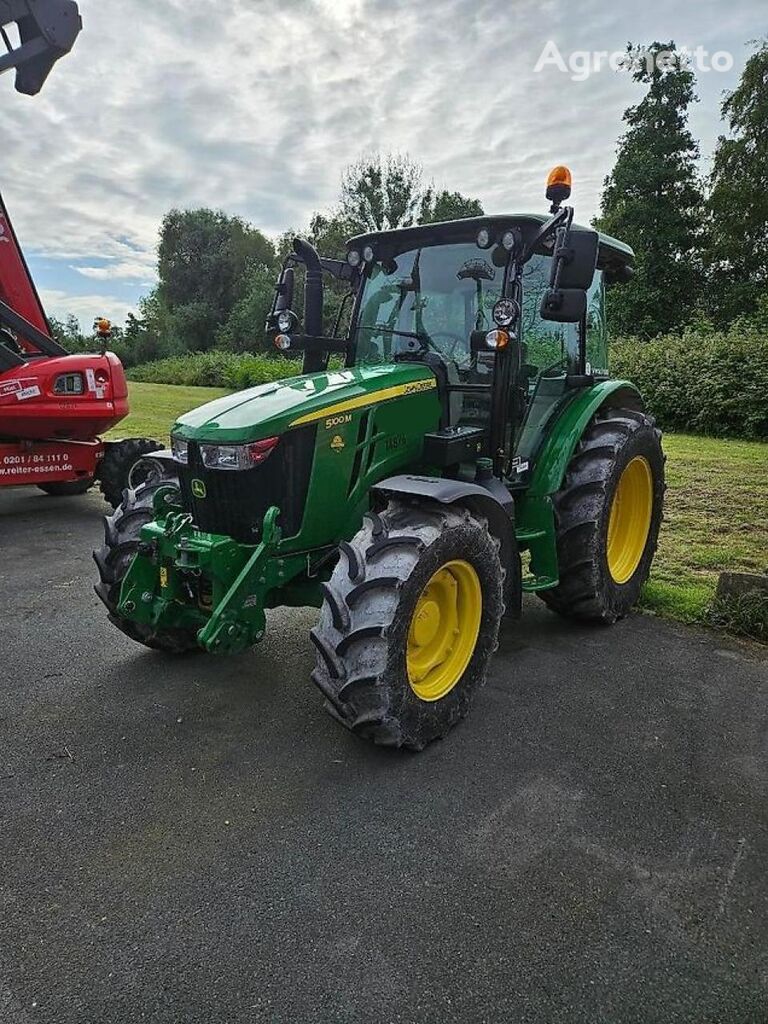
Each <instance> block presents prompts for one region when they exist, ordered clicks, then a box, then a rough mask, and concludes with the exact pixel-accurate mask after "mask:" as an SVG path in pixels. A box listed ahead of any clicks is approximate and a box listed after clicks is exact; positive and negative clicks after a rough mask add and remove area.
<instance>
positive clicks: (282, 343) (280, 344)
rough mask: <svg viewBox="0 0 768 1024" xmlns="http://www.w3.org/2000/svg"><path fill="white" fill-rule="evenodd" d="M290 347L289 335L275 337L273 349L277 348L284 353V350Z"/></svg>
mask: <svg viewBox="0 0 768 1024" xmlns="http://www.w3.org/2000/svg"><path fill="white" fill-rule="evenodd" d="M290 347H291V336H290V334H278V335H276V336H275V348H279V349H280V351H281V352H285V350H286V349H289V348H290Z"/></svg>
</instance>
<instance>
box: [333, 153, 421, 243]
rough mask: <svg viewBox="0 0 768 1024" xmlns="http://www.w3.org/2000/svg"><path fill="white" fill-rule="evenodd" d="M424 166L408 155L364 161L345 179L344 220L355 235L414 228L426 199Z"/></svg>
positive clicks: (352, 166)
mask: <svg viewBox="0 0 768 1024" xmlns="http://www.w3.org/2000/svg"><path fill="white" fill-rule="evenodd" d="M424 192H425V190H424V188H423V186H422V168H421V164H418V163H416V162H415V161H414V160H412V159H411V158H410V157H409V156H407V155H400V154H393V153H388V154H387V155H386V156H384V157H382V156H381V154H380V153H374V154H371V155H369V156H363V157H361V158H360V159H359V160H358V161H357V162H356V163H353V164H350V165H349V167H347V168H346V170H345V171H344V172H343V174H342V177H341V202H340V214H341V217H342V218H343V219H345V220H347V221H348V222H349V224H350V225H351V226H352V228H353V229H354V231H355V232H363V231H387V230H389V229H391V228H405V227H410V226H411V225H412V224H414V223H416V221H417V220H418V218H419V214H420V213H421V204H422V201H423V198H424Z"/></svg>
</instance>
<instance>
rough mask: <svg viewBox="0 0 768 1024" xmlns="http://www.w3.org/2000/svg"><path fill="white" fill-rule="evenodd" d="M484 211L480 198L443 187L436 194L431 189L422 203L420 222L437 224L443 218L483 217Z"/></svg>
mask: <svg viewBox="0 0 768 1024" xmlns="http://www.w3.org/2000/svg"><path fill="white" fill-rule="evenodd" d="M483 213H484V211H483V207H482V204H481V202H480V200H479V199H468V198H467V196H463V195H462V194H461V192H448V191H447V190H446V189H443V190H442V191H440V192H437V193H436V194H435V195H434V196H433V195H432V194H431V191H430V192H429V193H428V195H427V196H426V197H425V201H424V203H423V204H422V209H421V216H420V218H419V223H421V224H436V223H437V222H438V221H443V220H460V219H461V218H462V217H482V215H483Z"/></svg>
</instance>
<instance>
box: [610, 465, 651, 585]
mask: <svg viewBox="0 0 768 1024" xmlns="http://www.w3.org/2000/svg"><path fill="white" fill-rule="evenodd" d="M652 513H653V474H652V473H651V467H650V465H649V463H648V460H647V459H644V458H643V457H642V456H641V455H637V456H635V458H634V459H632V460H631V462H628V463H627V465H626V466H625V468H624V472H623V473H622V474H621V477H620V478H619V485H618V487H617V488H616V493H615V494H614V496H613V501H612V502H611V515H610V519H609V520H608V569H609V571H610V573H611V576H612V577H613V579H614V581H615V582H616V583H626V582H627V580H628V579H631V577H632V576H633V575H634V573H635V570H636V569H637V567H638V565H639V564H640V559H641V558H642V557H643V552H644V551H645V545H646V542H647V540H648V532H649V531H650V529H651V515H652Z"/></svg>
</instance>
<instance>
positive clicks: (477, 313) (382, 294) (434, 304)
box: [353, 242, 504, 370]
mask: <svg viewBox="0 0 768 1024" xmlns="http://www.w3.org/2000/svg"><path fill="white" fill-rule="evenodd" d="M503 286H504V268H503V267H497V266H494V264H493V262H492V261H491V255H490V252H488V251H485V250H482V249H478V247H477V246H476V245H475V244H474V242H472V243H462V244H458V245H437V246H430V247H427V248H421V249H410V250H408V251H407V252H403V253H399V254H398V255H397V256H395V257H393V258H391V259H389V260H383V261H382V262H380V263H375V264H373V266H372V267H371V270H370V272H369V275H368V277H367V278H366V282H365V287H364V290H363V295H362V300H361V305H360V315H359V318H358V322H357V326H356V327H355V328H354V335H353V336H354V339H355V340H356V342H357V351H356V362H358V363H382V362H391V361H392V360H393V359H394V358H395V357H396V356H398V355H403V354H406V353H415V352H423V351H433V352H438V353H439V354H440V355H442V357H443V358H444V359H445V360H446V362H448V363H449V364H453V365H454V366H455V367H456V368H457V369H459V370H461V369H466V368H467V367H468V365H469V363H470V361H471V348H470V335H471V334H472V331H475V330H485V331H489V330H491V329H492V327H493V321H492V318H491V310H492V309H493V305H494V303H495V302H496V301H497V300H498V299H499V298H500V297H501V295H502V290H503Z"/></svg>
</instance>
